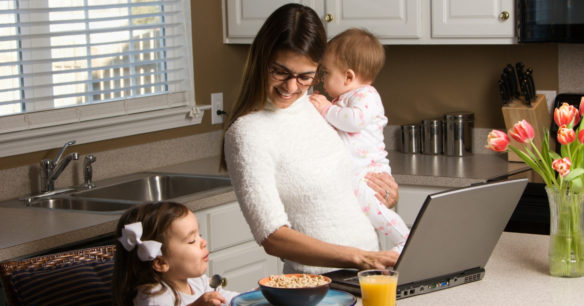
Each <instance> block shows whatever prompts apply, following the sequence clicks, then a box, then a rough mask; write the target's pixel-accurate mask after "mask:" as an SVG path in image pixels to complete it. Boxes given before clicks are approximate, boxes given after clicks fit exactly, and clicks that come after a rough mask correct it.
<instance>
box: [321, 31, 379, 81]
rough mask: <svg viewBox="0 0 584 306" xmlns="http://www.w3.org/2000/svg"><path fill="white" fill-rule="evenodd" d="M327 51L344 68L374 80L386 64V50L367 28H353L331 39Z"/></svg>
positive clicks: (364, 79) (361, 76)
mask: <svg viewBox="0 0 584 306" xmlns="http://www.w3.org/2000/svg"><path fill="white" fill-rule="evenodd" d="M326 52H327V53H329V54H330V55H332V56H333V57H334V59H335V63H336V64H337V65H338V66H339V67H340V68H341V69H342V70H345V69H352V70H353V71H355V74H356V75H357V77H359V78H360V79H361V80H363V81H366V82H373V81H374V80H375V78H376V77H377V74H379V71H381V68H382V67H383V65H384V64H385V50H384V49H383V46H382V45H381V43H380V42H379V40H378V39H377V38H376V37H375V35H373V34H372V33H370V32H368V31H367V30H362V29H357V28H351V29H348V30H346V31H344V32H342V33H340V34H338V35H336V36H335V37H333V39H331V40H330V41H329V44H328V47H327V51H326Z"/></svg>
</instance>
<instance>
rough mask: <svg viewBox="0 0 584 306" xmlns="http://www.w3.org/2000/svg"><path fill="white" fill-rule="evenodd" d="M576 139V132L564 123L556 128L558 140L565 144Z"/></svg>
mask: <svg viewBox="0 0 584 306" xmlns="http://www.w3.org/2000/svg"><path fill="white" fill-rule="evenodd" d="M575 139H576V132H574V130H573V129H571V128H569V127H567V126H566V125H562V126H560V129H559V130H558V142H559V143H561V144H563V145H567V144H571V143H572V142H573V141H574V140H575Z"/></svg>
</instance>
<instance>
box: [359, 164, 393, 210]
mask: <svg viewBox="0 0 584 306" xmlns="http://www.w3.org/2000/svg"><path fill="white" fill-rule="evenodd" d="M365 179H367V185H368V186H369V187H371V189H373V190H375V192H377V193H376V194H375V197H376V198H377V199H378V200H379V201H380V202H381V203H383V204H384V205H385V206H387V208H393V207H394V206H395V204H397V201H399V192H398V186H397V183H396V181H395V180H394V179H393V176H391V175H389V173H387V172H381V173H374V172H369V173H367V174H366V175H365Z"/></svg>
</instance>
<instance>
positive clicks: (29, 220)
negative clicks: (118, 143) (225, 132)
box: [0, 157, 236, 262]
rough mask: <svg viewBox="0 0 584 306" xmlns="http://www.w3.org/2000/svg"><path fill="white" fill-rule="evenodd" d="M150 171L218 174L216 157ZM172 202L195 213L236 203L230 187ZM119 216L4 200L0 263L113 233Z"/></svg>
mask: <svg viewBox="0 0 584 306" xmlns="http://www.w3.org/2000/svg"><path fill="white" fill-rule="evenodd" d="M152 171H153V172H169V173H190V174H192V173H196V174H208V175H217V174H218V158H216V157H214V158H206V159H200V160H196V161H192V162H188V163H183V164H178V165H174V166H170V167H162V168H157V169H152ZM224 175H225V174H224ZM108 181H109V180H102V181H98V182H95V183H96V185H97V186H99V184H100V182H102V183H103V182H108ZM173 200H175V201H178V202H181V203H183V204H185V205H187V206H188V207H189V208H190V209H191V210H193V211H196V210H201V209H205V208H210V207H214V206H217V205H221V204H225V203H229V202H233V201H236V197H235V193H234V192H233V189H232V188H231V187H223V188H218V189H217V190H213V191H209V192H205V193H203V194H200V195H197V196H184V197H180V198H176V199H173ZM120 216H121V212H118V213H99V212H83V211H66V210H52V209H43V208H28V207H25V206H24V204H23V202H22V201H18V200H14V201H6V202H4V203H2V205H0V262H1V261H5V260H9V259H14V258H19V257H24V256H33V255H36V254H40V253H44V252H47V251H50V250H52V249H55V248H58V247H63V246H66V245H72V244H77V243H79V242H82V241H89V240H91V239H95V238H99V237H103V236H106V235H108V234H110V233H112V232H113V231H114V230H115V227H116V224H117V221H118V219H119V217H120Z"/></svg>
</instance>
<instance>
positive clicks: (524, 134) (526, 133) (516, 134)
mask: <svg viewBox="0 0 584 306" xmlns="http://www.w3.org/2000/svg"><path fill="white" fill-rule="evenodd" d="M509 135H511V137H513V139H515V140H516V141H517V142H520V143H528V142H530V141H531V140H533V137H534V136H535V132H534V131H533V127H532V126H531V124H529V122H527V121H525V120H521V121H519V122H517V123H515V125H514V126H513V128H512V129H510V130H509Z"/></svg>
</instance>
